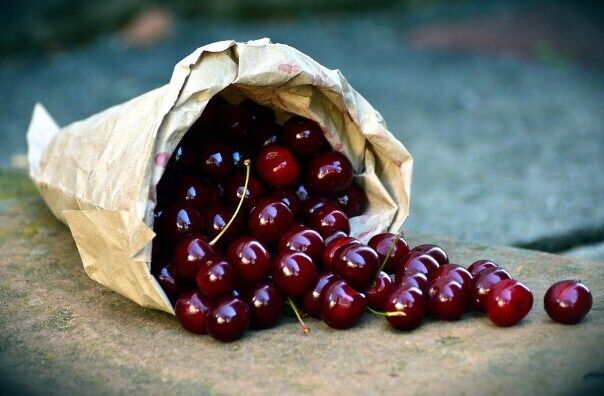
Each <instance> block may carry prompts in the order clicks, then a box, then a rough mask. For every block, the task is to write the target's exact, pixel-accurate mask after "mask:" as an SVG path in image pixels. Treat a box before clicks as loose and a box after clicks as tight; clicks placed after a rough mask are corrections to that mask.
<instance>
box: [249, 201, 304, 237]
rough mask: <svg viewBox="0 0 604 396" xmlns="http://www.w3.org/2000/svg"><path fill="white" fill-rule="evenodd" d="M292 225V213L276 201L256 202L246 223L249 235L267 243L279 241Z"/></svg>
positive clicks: (280, 202)
mask: <svg viewBox="0 0 604 396" xmlns="http://www.w3.org/2000/svg"><path fill="white" fill-rule="evenodd" d="M293 223H294V215H293V214H292V211H291V210H290V209H289V207H288V206H287V205H286V204H284V203H283V202H282V201H281V200H277V199H262V200H260V201H258V202H256V204H255V205H254V208H253V209H252V210H251V212H250V217H249V221H248V225H249V230H250V233H251V234H252V235H253V236H254V237H256V238H258V239H259V240H261V241H262V242H267V243H273V242H277V241H279V239H280V238H281V236H282V235H283V234H284V233H285V232H286V231H287V230H288V229H289V228H290V227H291V226H292V225H293Z"/></svg>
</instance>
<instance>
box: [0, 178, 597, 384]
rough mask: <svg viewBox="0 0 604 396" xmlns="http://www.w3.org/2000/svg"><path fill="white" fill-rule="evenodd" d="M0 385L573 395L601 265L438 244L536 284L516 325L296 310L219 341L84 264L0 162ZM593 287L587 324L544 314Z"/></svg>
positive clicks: (592, 334)
mask: <svg viewBox="0 0 604 396" xmlns="http://www.w3.org/2000/svg"><path fill="white" fill-rule="evenodd" d="M0 185H1V186H10V188H11V190H10V191H11V192H10V193H5V194H3V195H2V196H0V304H1V305H2V310H0V377H1V378H0V383H1V384H2V385H1V387H2V388H3V389H1V390H3V391H4V393H7V392H9V391H13V392H15V393H16V392H19V393H44V394H114V393H136V394H142V393H150V394H162V393H167V392H170V393H173V394H216V393H218V394H240V393H241V390H242V389H245V391H246V394H303V393H313V394H334V393H336V394H348V393H353V394H385V393H386V394H393V393H401V392H403V393H405V394H479V393H486V392H488V393H489V394H551V395H554V394H571V393H575V392H578V391H583V392H586V391H593V392H595V391H596V390H598V389H601V388H602V387H603V386H604V349H603V348H602V347H603V344H602V342H603V341H602V340H603V339H604V326H603V325H604V315H603V311H602V310H603V308H604V295H603V293H602V290H601V287H602V284H603V281H604V266H603V265H602V264H601V263H593V262H589V261H585V260H581V259H570V258H567V257H561V256H554V255H548V254H543V253H535V252H531V251H526V250H519V249H512V248H503V247H486V246H480V245H469V244H464V243H460V242H456V241H454V240H452V239H446V238H436V237H428V236H421V235H415V236H412V237H411V238H410V239H411V242H412V243H416V244H417V243H422V242H437V243H439V244H441V245H442V246H443V247H444V248H446V250H447V251H448V252H449V254H450V256H451V258H452V260H453V261H454V262H458V263H462V264H464V265H467V264H468V263H470V262H472V261H473V260H475V259H478V258H490V259H493V260H495V261H496V262H498V263H500V264H501V265H503V266H505V267H506V268H508V269H509V270H510V271H511V272H512V273H513V274H514V275H515V276H516V277H517V278H518V279H520V280H522V281H523V282H524V283H525V284H526V285H527V286H529V287H530V288H531V289H532V290H533V291H534V292H535V301H536V304H535V306H534V308H533V310H532V312H531V313H530V314H529V316H528V317H527V318H526V319H525V320H524V321H523V322H522V323H521V324H520V325H518V326H516V327H513V328H508V329H501V328H496V327H494V326H493V325H491V324H490V323H489V321H488V320H487V319H486V318H485V317H484V316H482V315H478V314H468V315H466V317H465V318H464V319H463V320H462V321H460V322H456V323H445V322H437V321H432V320H430V321H429V322H428V323H427V324H425V325H424V326H422V327H421V328H420V329H418V330H416V331H413V332H410V333H398V332H396V331H393V330H391V329H390V328H388V326H387V325H386V324H385V322H384V321H383V319H381V318H378V317H375V316H370V315H366V317H365V318H364V319H363V320H362V322H361V324H360V325H359V326H358V327H356V328H354V329H352V330H349V331H344V332H341V331H334V330H331V329H329V328H327V327H326V326H325V325H324V324H322V323H321V322H319V321H314V320H309V324H310V325H311V327H312V331H311V333H310V334H309V335H307V336H304V335H303V334H302V333H301V332H300V330H299V328H298V326H297V325H296V322H295V320H294V318H293V317H288V318H286V319H284V320H283V321H282V323H281V324H280V325H279V326H278V327H277V328H275V329H272V330H268V331H262V332H257V333H254V332H250V333H248V335H247V336H246V337H245V338H244V339H242V340H241V341H239V342H236V343H232V344H220V343H218V342H215V341H213V340H212V339H210V338H209V337H202V336H194V335H191V334H188V333H186V332H185V331H183V330H182V329H181V328H180V326H179V325H178V323H177V322H176V320H175V319H174V318H173V317H171V316H170V315H168V314H165V313H161V312H156V311H151V310H148V309H143V308H141V307H139V306H137V305H135V304H133V303H131V302H130V301H128V300H126V299H125V298H123V297H121V296H119V295H117V294H115V293H113V292H111V291H109V290H107V289H104V288H103V287H102V286H100V285H98V284H96V283H94V282H93V281H92V280H90V279H89V278H88V277H87V276H86V274H85V273H84V271H83V269H82V266H81V262H80V260H79V257H78V254H77V251H76V249H75V246H74V243H73V241H72V239H71V237H70V235H69V232H68V230H67V229H66V227H64V226H63V225H62V224H61V223H59V222H58V221H56V220H55V219H54V218H53V217H52V215H51V214H50V212H49V211H48V210H47V209H46V207H45V205H44V203H43V202H42V201H41V199H40V198H39V197H38V196H37V194H36V193H35V189H34V188H33V186H31V184H29V183H28V182H27V180H26V179H24V177H23V176H22V175H18V174H13V173H6V172H0ZM569 277H570V278H580V279H582V280H583V281H584V282H585V283H586V284H587V285H589V286H591V288H592V292H593V294H594V309H593V310H592V312H591V313H590V314H589V316H588V317H587V318H586V320H585V321H584V323H582V324H580V325H577V326H563V325H558V324H555V323H553V322H551V321H550V320H549V319H548V318H547V316H546V314H545V313H544V311H543V309H542V304H541V299H542V297H543V293H544V292H545V290H546V289H547V287H548V286H549V285H550V284H551V283H553V282H554V281H557V280H559V279H562V278H569Z"/></svg>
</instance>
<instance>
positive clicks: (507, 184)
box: [0, 0, 604, 261]
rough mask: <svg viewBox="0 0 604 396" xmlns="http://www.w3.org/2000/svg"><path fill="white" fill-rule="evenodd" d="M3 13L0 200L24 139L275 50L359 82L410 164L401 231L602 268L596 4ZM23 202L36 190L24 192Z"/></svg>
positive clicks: (85, 2) (10, 8)
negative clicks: (190, 66) (234, 47)
mask: <svg viewBox="0 0 604 396" xmlns="http://www.w3.org/2000/svg"><path fill="white" fill-rule="evenodd" d="M1 3H2V5H0V7H1V12H0V54H1V55H0V92H1V93H2V95H1V96H0V147H2V150H0V176H1V177H0V180H2V184H3V185H0V195H1V194H2V189H9V188H31V186H29V184H27V181H26V179H25V178H24V177H23V169H24V168H25V157H24V154H25V151H26V147H25V140H24V135H25V132H26V129H27V125H28V122H29V117H30V115H31V111H32V108H33V105H34V104H35V102H36V101H40V102H42V103H43V104H44V105H45V106H46V107H47V108H48V110H49V111H50V113H51V114H52V115H53V116H54V117H55V118H56V120H57V121H58V122H59V123H60V124H61V125H65V124H67V123H69V122H72V121H75V120H78V119H80V118H83V117H86V116H88V115H90V114H93V113H95V112H98V111H100V110H102V109H104V108H106V107H108V106H111V105H114V104H117V103H120V102H123V101H125V100H127V99H130V98H132V97H134V96H136V95H139V94H141V93H143V92H145V91H147V90H150V89H152V88H155V87H157V86H160V85H163V84H165V83H167V82H168V80H169V78H170V75H171V72H172V67H173V65H174V64H175V63H176V62H178V61H179V60H180V59H181V58H183V57H184V56H186V55H187V54H188V53H190V52H192V51H193V50H194V49H195V48H197V47H199V46H201V45H203V44H206V43H209V42H213V41H218V40H225V39H236V40H239V41H243V40H249V39H256V38H261V37H270V38H271V39H272V40H273V41H274V42H280V43H285V44H289V45H292V46H294V47H296V48H298V49H300V50H301V51H303V52H305V53H307V54H308V55H310V56H311V57H313V58H314V59H316V60H317V61H319V62H320V63H322V64H324V65H325V66H327V67H329V68H338V69H340V70H342V72H343V73H344V75H345V76H346V77H347V79H348V80H349V82H350V83H351V84H352V85H353V86H354V87H355V88H356V89H357V90H358V91H359V92H361V94H363V95H364V96H365V97H366V98H367V99H368V100H369V101H370V102H371V103H372V104H373V105H374V106H375V107H376V108H377V109H378V110H379V111H380V112H381V113H382V115H383V116H384V118H385V120H386V121H387V123H388V126H389V129H390V130H391V131H392V132H393V133H394V134H395V135H396V136H397V137H398V138H399V139H400V140H401V141H402V142H403V143H404V144H405V145H406V146H407V148H408V149H409V150H410V151H411V153H412V154H413V156H414V158H415V168H414V180H413V190H412V210H411V215H410V217H409V220H408V222H407V226H406V229H407V231H410V232H414V233H422V234H436V235H445V236H452V237H455V238H459V239H462V240H468V241H474V242H479V243H483V244H505V245H514V246H520V247H527V248H532V249H537V250H543V251H548V252H554V253H560V254H567V255H571V256H582V257H587V258H591V259H594V260H598V261H604V177H603V176H602V174H603V172H604V8H603V7H602V6H601V5H596V4H595V3H596V2H592V1H562V0H560V1H502V0H499V1H486V0H483V1H478V0H450V1H439V0H432V1H430V0H373V1H372V0H365V1H364V0H332V1H321V0H256V1H246V0H207V1H193V0H175V1H159V0H156V1H153V0H105V1H93V0H54V1H52V0H29V1H27V2H24V1H22V2H17V1H9V2H6V1H3V2H1ZM28 186H29V187H28Z"/></svg>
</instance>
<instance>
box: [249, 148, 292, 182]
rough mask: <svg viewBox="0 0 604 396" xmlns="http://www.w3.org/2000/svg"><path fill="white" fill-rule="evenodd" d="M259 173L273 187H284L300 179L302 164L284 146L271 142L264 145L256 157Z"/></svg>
mask: <svg viewBox="0 0 604 396" xmlns="http://www.w3.org/2000/svg"><path fill="white" fill-rule="evenodd" d="M256 170H257V172H258V175H259V176H260V178H261V179H262V181H264V183H266V184H268V185H269V186H272V187H277V188H284V187H290V186H293V185H295V184H296V183H297V182H298V180H299V179H300V164H299V163H298V160H297V159H296V157H294V155H293V154H292V153H291V151H289V150H288V149H286V148H285V147H283V146H279V145H276V144H271V145H269V146H266V147H264V148H263V149H262V150H261V151H260V154H258V157H257V158H256Z"/></svg>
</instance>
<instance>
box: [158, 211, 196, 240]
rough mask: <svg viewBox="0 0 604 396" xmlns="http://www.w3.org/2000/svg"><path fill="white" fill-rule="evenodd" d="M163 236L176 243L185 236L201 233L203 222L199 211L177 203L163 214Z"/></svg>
mask: <svg viewBox="0 0 604 396" xmlns="http://www.w3.org/2000/svg"><path fill="white" fill-rule="evenodd" d="M161 220H162V224H161V234H162V236H163V237H165V238H166V239H167V240H169V241H171V242H173V243H174V242H176V241H178V240H179V239H180V238H182V237H183V236H185V235H189V234H193V233H196V232H201V231H202V229H203V220H202V217H201V214H200V213H199V211H198V210H197V209H195V208H194V207H193V206H191V205H188V204H182V203H175V204H173V205H172V206H170V207H168V208H167V209H166V210H165V211H164V212H163V213H162V219H161Z"/></svg>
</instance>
